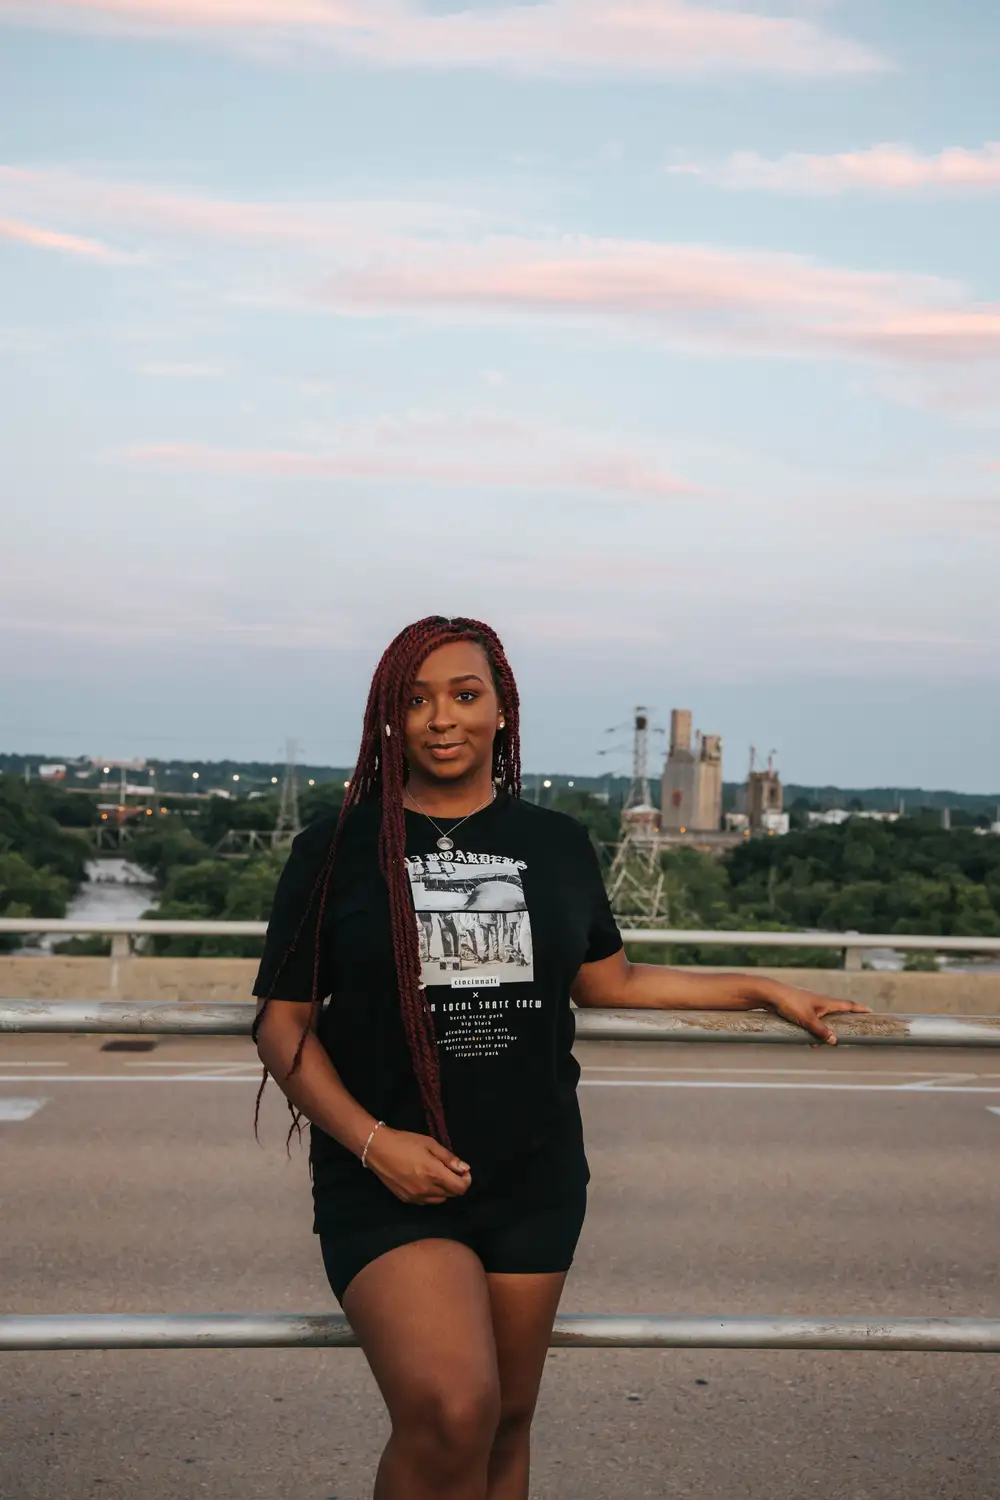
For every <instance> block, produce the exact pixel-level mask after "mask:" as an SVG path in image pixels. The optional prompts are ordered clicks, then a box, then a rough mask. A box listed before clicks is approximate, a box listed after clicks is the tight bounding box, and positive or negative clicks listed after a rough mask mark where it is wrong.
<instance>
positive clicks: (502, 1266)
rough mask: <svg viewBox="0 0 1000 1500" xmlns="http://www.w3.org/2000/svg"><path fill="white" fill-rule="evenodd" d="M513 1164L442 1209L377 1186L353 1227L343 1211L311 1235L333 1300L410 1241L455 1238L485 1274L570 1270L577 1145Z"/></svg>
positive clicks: (582, 1181) (578, 1176)
mask: <svg viewBox="0 0 1000 1500" xmlns="http://www.w3.org/2000/svg"><path fill="white" fill-rule="evenodd" d="M553 1144H554V1145H555V1143H553ZM511 1165H512V1168H513V1170H511V1169H508V1170H507V1171H506V1172H505V1173H504V1174H503V1176H502V1178H501V1179H500V1180H498V1181H497V1182H495V1183H494V1184H492V1185H490V1186H487V1187H486V1188H484V1189H481V1190H479V1191H477V1190H476V1188H475V1184H474V1185H473V1187H470V1189H469V1191H468V1193H466V1194H464V1195H463V1196H462V1197H460V1198H449V1199H447V1200H446V1201H445V1202H444V1203H402V1202H401V1201H400V1200H399V1199H398V1198H397V1197H396V1196H395V1194H393V1193H391V1192H390V1191H389V1189H388V1188H385V1187H384V1186H383V1184H381V1183H379V1184H378V1186H379V1188H380V1189H381V1190H382V1193H383V1194H384V1198H383V1199H381V1200H380V1203H381V1206H380V1211H379V1212H378V1213H372V1212H371V1210H370V1208H369V1210H368V1211H367V1212H365V1213H364V1214H362V1215H360V1216H359V1217H358V1218H357V1219H355V1220H354V1222H352V1221H351V1220H352V1216H351V1214H350V1213H349V1212H347V1213H345V1214H344V1215H343V1217H342V1218H339V1222H336V1223H334V1222H331V1221H330V1220H329V1219H326V1220H325V1221H324V1222H323V1223H321V1224H320V1225H319V1227H318V1231H317V1232H318V1234H319V1242H320V1249H321V1251H322V1255H323V1267H324V1269H325V1271H326V1275H327V1279H328V1281H329V1283H330V1286H331V1288H332V1290H333V1295H334V1296H335V1297H336V1299H337V1301H338V1302H339V1303H340V1304H341V1305H343V1300H344V1293H345V1291H346V1290H347V1288H348V1286H349V1285H350V1283H351V1282H352V1281H353V1279H354V1277H355V1276H356V1275H357V1274H358V1272H359V1271H360V1270H362V1269H363V1268H364V1267H365V1266H367V1265H368V1264H369V1263H370V1262H371V1261H373V1260H376V1259H377V1258H378V1257H379V1256H380V1255H384V1254H385V1253H386V1251H387V1250H395V1249H396V1248H397V1247H398V1246H400V1245H409V1244H412V1243H413V1242H414V1241H415V1240H426V1239H447V1240H457V1241H458V1242H459V1243H460V1244H462V1245H468V1247H469V1249H470V1250H472V1251H474V1253H475V1254H476V1255H478V1257H479V1259H480V1260H481V1261H482V1264H483V1269H484V1270H485V1271H486V1272H498V1273H507V1274H511V1273H514V1274H521V1275H527V1274H539V1273H543V1274H545V1273H551V1272H559V1271H568V1270H569V1268H570V1266H571V1264H572V1261H573V1256H574V1254H575V1251H576V1246H577V1241H578V1240H579V1238H580V1231H581V1230H582V1228H583V1221H584V1216H585V1214H586V1211H587V1182H588V1180H589V1177H590V1172H589V1168H588V1166H587V1161H586V1157H585V1156H584V1154H583V1150H582V1146H581V1148H580V1150H579V1152H573V1153H572V1154H571V1156H570V1158H569V1159H567V1155H566V1151H565V1148H564V1147H562V1146H557V1147H556V1148H555V1149H552V1150H546V1149H545V1148H544V1147H543V1148H542V1149H541V1150H538V1151H536V1152H533V1153H532V1155H531V1158H530V1159H528V1160H525V1161H524V1162H523V1163H517V1164H511ZM376 1181H377V1179H376Z"/></svg>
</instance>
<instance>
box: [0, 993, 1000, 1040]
mask: <svg viewBox="0 0 1000 1500" xmlns="http://www.w3.org/2000/svg"><path fill="white" fill-rule="evenodd" d="M255 1013H256V1005H255V1004H254V1003H253V1002H252V1001H246V1000H226V1001H222V1002H218V1003H215V1004H212V1003H203V1002H192V1001H178V1002H177V1003H174V1002H171V1001H166V1000H154V1001H145V1002H141V1003H139V1002H136V1003H134V1004H128V1003H123V1002H122V1001H120V1000H0V1033H2V1032H14V1031H18V1032H51V1031H70V1032H97V1033H108V1032H113V1033H115V1034H117V1035H132V1034H137V1035H139V1034H149V1035H159V1036H183V1035H195V1036H247V1035H249V1032H250V1025H251V1022H252V1021H253V1018H254V1015H255ZM575 1016H576V1034H577V1037H578V1038H579V1040H581V1041H588V1042H594V1041H602V1042H636V1041H649V1042H657V1041H658V1042H784V1043H798V1044H799V1045H803V1044H805V1043H808V1042H811V1041H812V1040H813V1037H812V1036H811V1035H810V1034H809V1033H808V1032H806V1031H803V1029H802V1028H801V1027H800V1026H794V1025H793V1024H792V1023H791V1022H790V1021H783V1020H782V1019H781V1018H780V1016H775V1015H773V1014H771V1013H770V1012H768V1011H765V1010H740V1011H722V1010H596V1009H594V1010H590V1009H587V1010H580V1009H578V1010H576V1011H575ZM827 1024H828V1025H829V1026H830V1027H831V1028H832V1029H833V1030H834V1031H835V1032H836V1034H837V1038H838V1041H839V1042H841V1043H851V1044H856V1045H865V1046H872V1045H880V1046H886V1045H891V1046H907V1045H908V1046H916V1047H1000V1016H932V1015H866V1014H857V1015H849V1014H845V1015H834V1016H829V1017H827Z"/></svg>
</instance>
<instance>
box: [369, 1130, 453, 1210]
mask: <svg viewBox="0 0 1000 1500" xmlns="http://www.w3.org/2000/svg"><path fill="white" fill-rule="evenodd" d="M367 1162H368V1166H369V1167H370V1168H371V1170H372V1171H373V1172H374V1173H375V1175H376V1177H378V1178H379V1180H380V1181H381V1182H384V1183H385V1185H386V1187H387V1188H388V1189H389V1191H390V1192H391V1193H395V1195H396V1197H397V1198H399V1199H400V1201H401V1202H403V1203H444V1202H446V1201H447V1200H448V1199H449V1198H460V1197H461V1196H462V1194H463V1193H464V1192H467V1191H468V1188H469V1185H470V1183H471V1182H472V1172H471V1169H470V1168H469V1165H468V1163H467V1162H464V1161H462V1160H461V1158H460V1157H458V1156H456V1155H455V1153H454V1151H449V1150H448V1148H447V1146H442V1145H441V1144H440V1142H439V1141H436V1140H435V1139H434V1137H433V1136H430V1135H416V1134H414V1133H413V1132H412V1131H410V1130H392V1129H391V1128H390V1127H389V1126H388V1125H382V1126H381V1127H380V1128H379V1129H378V1130H377V1131H376V1132H375V1134H374V1136H373V1137H372V1142H371V1145H370V1146H369V1147H368V1157H367Z"/></svg>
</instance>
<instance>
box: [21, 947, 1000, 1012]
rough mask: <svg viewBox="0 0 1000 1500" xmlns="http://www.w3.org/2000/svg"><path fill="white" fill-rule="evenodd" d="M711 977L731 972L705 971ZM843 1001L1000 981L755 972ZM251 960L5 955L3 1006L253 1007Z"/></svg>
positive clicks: (989, 988) (959, 1006)
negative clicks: (20, 1002)
mask: <svg viewBox="0 0 1000 1500" xmlns="http://www.w3.org/2000/svg"><path fill="white" fill-rule="evenodd" d="M697 972H699V973H703V974H713V973H726V972H731V970H728V969H718V968H707V967H706V968H701V969H699V970H698V971H697ZM747 972H751V973H753V974H755V975H765V974H766V975H770V976H771V977H772V978H775V979H783V980H784V981H785V982H786V983H787V984H798V985H802V986H804V987H805V988H806V989H811V990H815V991H817V992H818V993H819V994H821V995H830V996H831V997H833V998H834V999H837V1000H856V1001H859V1002H860V1003H861V1004H862V1005H868V1006H870V1007H871V1009H872V1010H874V1011H879V1012H890V1013H895V1014H897V1015H915V1014H916V1015H947V1016H994V1015H1000V974H948V973H943V974H941V973H939V974H921V973H917V974H905V973H887V972H885V971H876V970H861V971H857V970H848V969H753V970H749V971H747ZM256 973H257V962H256V960H255V959H249V958H138V957H136V958H70V957H63V956H61V955H59V954H52V955H39V956H37V957H35V956H23V955H16V956H15V955H0V999H4V1000H15V999H29V1000H80V999H86V1000H129V1001H134V1002H136V1003H145V1002H148V1001H156V1000H162V1001H170V1002H172V1003H177V1002H180V1001H184V1000H194V1001H198V1002H200V1003H202V1004H220V1003H222V1002H224V1001H230V1000H248V999H249V998H250V986H251V985H252V984H253V980H254V976H255V974H256Z"/></svg>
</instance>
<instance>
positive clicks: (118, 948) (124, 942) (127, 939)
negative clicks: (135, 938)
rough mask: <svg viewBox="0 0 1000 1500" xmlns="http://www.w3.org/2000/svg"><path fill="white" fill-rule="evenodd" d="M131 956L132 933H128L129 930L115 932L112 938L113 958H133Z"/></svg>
mask: <svg viewBox="0 0 1000 1500" xmlns="http://www.w3.org/2000/svg"><path fill="white" fill-rule="evenodd" d="M131 956H132V937H131V934H130V933H127V932H116V933H114V934H113V935H112V938H111V957H112V958H131Z"/></svg>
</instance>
